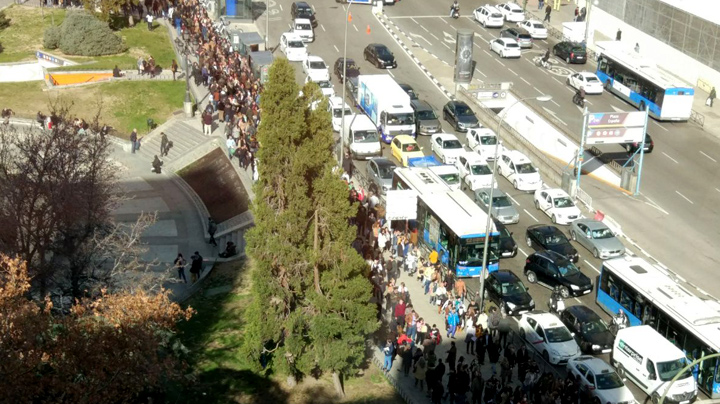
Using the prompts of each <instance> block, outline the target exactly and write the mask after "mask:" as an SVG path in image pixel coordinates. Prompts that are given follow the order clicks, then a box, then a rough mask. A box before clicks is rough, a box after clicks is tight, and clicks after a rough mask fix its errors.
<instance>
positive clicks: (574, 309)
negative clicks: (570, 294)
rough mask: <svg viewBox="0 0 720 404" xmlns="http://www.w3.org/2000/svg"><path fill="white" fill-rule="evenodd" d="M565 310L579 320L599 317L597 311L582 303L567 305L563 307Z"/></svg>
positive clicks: (583, 320)
mask: <svg viewBox="0 0 720 404" xmlns="http://www.w3.org/2000/svg"><path fill="white" fill-rule="evenodd" d="M565 310H566V311H567V312H568V313H571V314H572V315H573V316H575V318H577V319H578V320H579V321H581V322H586V321H590V320H597V319H599V318H600V316H598V314H597V313H595V312H594V311H593V310H592V309H591V308H589V307H587V306H585V305H584V304H577V305H574V306H568V307H565Z"/></svg>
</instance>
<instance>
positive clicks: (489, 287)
mask: <svg viewBox="0 0 720 404" xmlns="http://www.w3.org/2000/svg"><path fill="white" fill-rule="evenodd" d="M485 299H486V300H488V299H489V300H491V301H493V302H494V303H495V304H497V305H498V307H501V308H502V309H503V310H505V312H506V313H507V314H508V315H510V316H513V315H515V316H516V315H519V314H522V313H524V312H527V311H532V310H535V301H533V299H532V297H531V296H530V293H528V291H527V288H526V287H525V285H524V284H523V283H522V281H521V280H520V278H518V277H517V275H515V274H514V273H512V272H511V271H508V270H499V271H494V272H491V273H490V274H489V275H488V277H487V279H486V280H485Z"/></svg>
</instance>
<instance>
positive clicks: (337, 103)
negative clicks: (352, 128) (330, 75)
mask: <svg viewBox="0 0 720 404" xmlns="http://www.w3.org/2000/svg"><path fill="white" fill-rule="evenodd" d="M323 81H326V80H323ZM328 103H330V104H332V105H333V106H334V107H339V106H341V105H342V104H345V106H346V107H349V105H348V104H347V102H345V101H343V99H342V97H340V96H339V95H336V96H333V97H330V99H328Z"/></svg>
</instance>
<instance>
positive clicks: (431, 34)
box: [430, 32, 440, 41]
mask: <svg viewBox="0 0 720 404" xmlns="http://www.w3.org/2000/svg"><path fill="white" fill-rule="evenodd" d="M430 36H431V37H433V38H435V39H437V40H438V41H439V40H440V38H438V37H437V36H435V34H433V33H432V32H431V33H430Z"/></svg>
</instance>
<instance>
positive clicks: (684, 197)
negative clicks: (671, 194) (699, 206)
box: [675, 190, 695, 205]
mask: <svg viewBox="0 0 720 404" xmlns="http://www.w3.org/2000/svg"><path fill="white" fill-rule="evenodd" d="M675 193H676V194H678V195H680V196H681V197H683V199H685V200H686V201H688V202H690V204H691V205H695V202H693V201H691V200H690V198H688V197H687V196H685V195H683V194H681V193H680V191H677V190H676V191H675Z"/></svg>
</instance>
